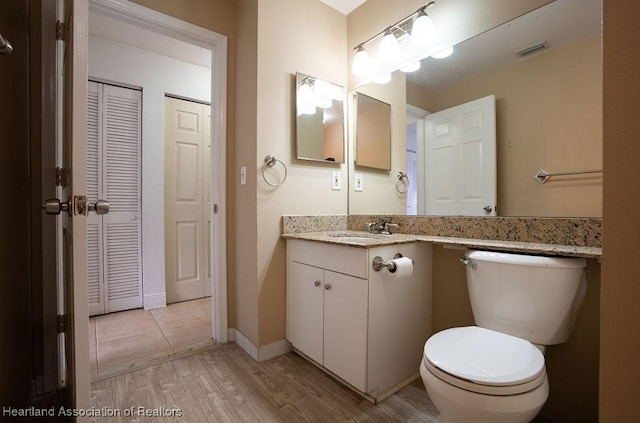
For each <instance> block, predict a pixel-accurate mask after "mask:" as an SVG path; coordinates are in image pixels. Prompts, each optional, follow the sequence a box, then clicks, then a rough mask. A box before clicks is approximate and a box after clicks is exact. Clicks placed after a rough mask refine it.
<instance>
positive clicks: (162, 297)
mask: <svg viewBox="0 0 640 423" xmlns="http://www.w3.org/2000/svg"><path fill="white" fill-rule="evenodd" d="M166 306H167V293H166V292H161V293H160V294H150V295H145V296H144V309H145V310H151V309H154V308H162V307H166Z"/></svg>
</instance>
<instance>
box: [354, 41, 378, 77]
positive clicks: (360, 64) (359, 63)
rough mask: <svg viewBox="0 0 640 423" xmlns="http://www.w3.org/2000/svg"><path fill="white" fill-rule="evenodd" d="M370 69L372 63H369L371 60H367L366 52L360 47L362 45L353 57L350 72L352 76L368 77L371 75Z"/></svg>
mask: <svg viewBox="0 0 640 423" xmlns="http://www.w3.org/2000/svg"><path fill="white" fill-rule="evenodd" d="M372 68H373V63H371V59H370V58H369V55H368V54H367V51H366V50H365V49H364V48H363V47H362V45H359V46H358V50H357V51H356V55H355V56H353V62H352V63H351V71H352V72H353V73H354V75H368V74H370V73H371V69H372Z"/></svg>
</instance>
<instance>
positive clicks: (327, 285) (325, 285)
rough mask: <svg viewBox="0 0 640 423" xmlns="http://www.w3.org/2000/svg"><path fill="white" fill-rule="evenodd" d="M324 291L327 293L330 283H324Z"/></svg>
mask: <svg viewBox="0 0 640 423" xmlns="http://www.w3.org/2000/svg"><path fill="white" fill-rule="evenodd" d="M324 289H326V290H327V291H328V290H330V289H331V284H330V283H325V284H324Z"/></svg>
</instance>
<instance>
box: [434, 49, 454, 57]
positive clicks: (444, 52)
mask: <svg viewBox="0 0 640 423" xmlns="http://www.w3.org/2000/svg"><path fill="white" fill-rule="evenodd" d="M452 54H453V47H447V48H445V49H443V50H440V51H438V52H437V53H435V54H432V55H431V57H433V58H434V59H444V58H445V57H449V56H451V55H452Z"/></svg>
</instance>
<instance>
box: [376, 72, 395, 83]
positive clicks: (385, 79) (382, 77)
mask: <svg viewBox="0 0 640 423" xmlns="http://www.w3.org/2000/svg"><path fill="white" fill-rule="evenodd" d="M373 82H375V83H376V84H386V83H388V82H391V74H390V73H384V74H382V75H380V76H377V77H376V78H375V79H374V80H373Z"/></svg>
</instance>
